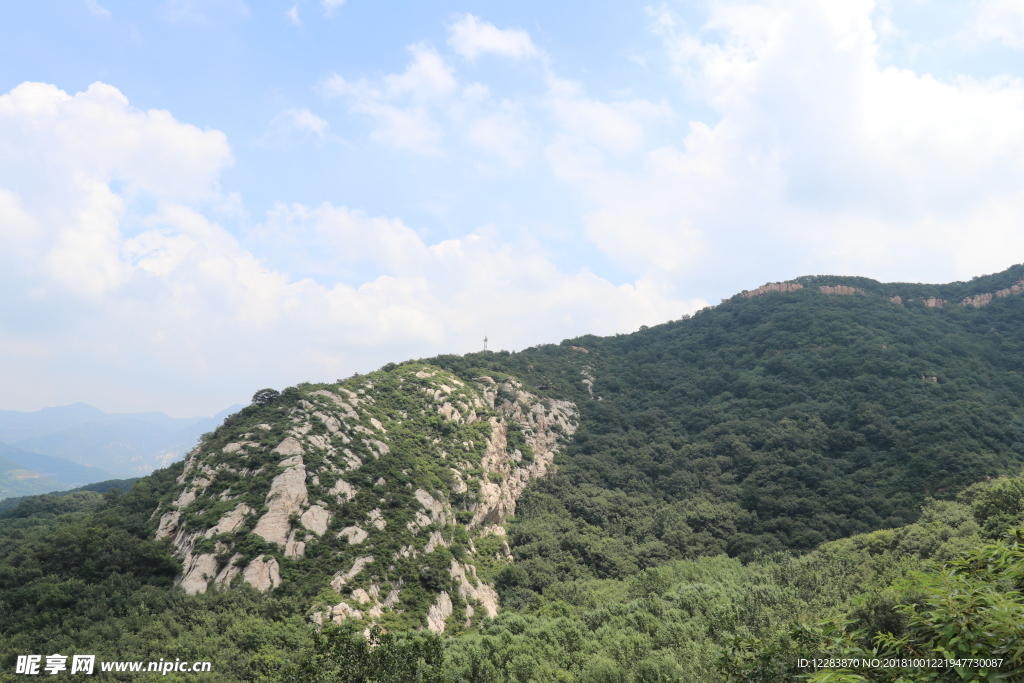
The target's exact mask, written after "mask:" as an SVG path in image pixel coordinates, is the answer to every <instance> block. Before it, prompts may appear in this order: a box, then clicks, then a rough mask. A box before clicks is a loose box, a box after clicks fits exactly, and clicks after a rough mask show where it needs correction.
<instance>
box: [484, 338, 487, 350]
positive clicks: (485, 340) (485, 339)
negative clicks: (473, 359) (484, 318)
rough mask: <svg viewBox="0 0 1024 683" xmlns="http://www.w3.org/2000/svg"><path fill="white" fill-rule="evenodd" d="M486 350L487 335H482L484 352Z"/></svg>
mask: <svg viewBox="0 0 1024 683" xmlns="http://www.w3.org/2000/svg"><path fill="white" fill-rule="evenodd" d="M486 350H487V335H486V334H485V335H484V351H486Z"/></svg>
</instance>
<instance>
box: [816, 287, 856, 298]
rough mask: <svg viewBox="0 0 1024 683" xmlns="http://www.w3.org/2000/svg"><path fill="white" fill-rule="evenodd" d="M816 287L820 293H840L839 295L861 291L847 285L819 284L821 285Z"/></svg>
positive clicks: (848, 294)
mask: <svg viewBox="0 0 1024 683" xmlns="http://www.w3.org/2000/svg"><path fill="white" fill-rule="evenodd" d="M818 289H819V290H821V293H822V294H840V295H844V296H850V295H851V294H858V293H860V292H861V291H862V290H860V289H857V288H856V287H847V286H846V285H836V286H835V287H830V286H828V285H821V286H819V287H818Z"/></svg>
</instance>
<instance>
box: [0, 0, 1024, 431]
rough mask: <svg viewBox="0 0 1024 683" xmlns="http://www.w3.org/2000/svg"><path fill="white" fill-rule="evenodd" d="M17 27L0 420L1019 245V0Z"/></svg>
mask: <svg viewBox="0 0 1024 683" xmlns="http://www.w3.org/2000/svg"><path fill="white" fill-rule="evenodd" d="M5 12H6V18H5V21H4V22H2V24H0V287H2V288H3V290H2V291H3V292H4V296H3V298H2V301H0V374H2V375H3V376H4V377H5V379H6V382H5V386H6V387H7V389H8V390H7V391H5V392H4V394H5V395H4V397H3V399H2V400H0V404H2V405H0V408H5V409H18V410H32V409H36V408H39V407H42V406H44V405H58V404H63V403H69V402H73V401H79V400H81V401H86V402H89V403H92V404H94V405H97V406H99V407H101V408H104V409H106V410H110V411H126V410H166V411H168V412H169V413H171V414H173V415H192V414H212V413H213V412H216V411H217V410H219V409H220V408H222V407H224V406H225V405H229V404H231V403H235V402H245V401H246V400H247V398H248V396H250V395H251V394H252V392H253V391H255V390H256V389H259V388H261V387H264V386H276V387H279V388H280V387H283V386H286V385H288V384H294V383H296V382H299V381H305V380H310V381H317V380H331V379H335V378H337V377H343V376H347V375H349V374H351V373H352V372H357V371H367V370H370V369H373V368H375V367H378V366H379V365H381V364H383V363H385V362H388V361H392V360H401V359H405V358H409V357H422V356H428V355H432V354H435V353H440V352H465V351H470V350H476V349H478V348H479V347H480V346H481V339H482V337H483V336H484V334H487V335H488V336H489V338H490V339H491V340H492V344H491V346H492V348H506V349H519V348H523V347H525V346H529V345H533V344H537V343H544V342H552V341H559V340H561V339H562V338H565V337H570V336H574V335H578V334H583V333H589V332H593V333H599V334H613V333H618V332H629V331H632V330H635V329H636V328H637V327H638V326H640V325H642V324H648V325H649V324H656V323H659V322H663V321H665V320H668V319H674V318H678V317H680V316H681V315H683V314H685V313H689V312H691V311H693V310H695V309H697V308H701V307H703V306H705V305H707V304H708V303H717V302H718V300H719V299H721V298H723V297H727V296H730V295H731V294H733V293H735V292H737V291H739V290H742V289H750V288H754V287H757V286H758V285H760V284H763V283H764V282H766V281H777V280H783V279H788V278H792V277H796V276H798V275H803V274H810V273H841V274H856V275H865V276H869V277H875V278H879V279H883V280H910V281H931V282H945V281H950V280H955V279H963V278H969V277H971V276H974V275H978V274H982V273H986V272H994V271H997V270H1000V269H1003V268H1005V267H1007V266H1009V265H1012V264H1014V263H1018V262H1021V261H1024V230H1022V229H1021V226H1022V225H1024V221H1022V219H1024V81H1022V67H1021V65H1022V64H1024V60H1022V59H1021V57H1022V50H1024V5H1022V4H1021V3H1020V2H1019V1H1017V0H979V1H976V2H967V3H965V2H947V1H939V0H902V1H895V0H893V1H891V2H869V1H865V0H848V1H844V2H840V3H837V2H834V0H792V1H781V0H766V1H764V2H754V1H735V2H719V1H716V0H712V1H708V2H681V3H664V4H650V3H634V2H589V3H557V4H553V3H541V2H519V3H500V4H499V3H481V2H457V3H456V2H426V1H422V2H415V3H401V2H395V3H388V4H386V5H381V4H380V3H367V2H363V1H362V0H347V1H346V2H338V1H337V0H334V1H327V2H323V1H313V0H308V1H305V2H302V1H299V2H263V3H258V4H257V3H252V2H249V3H246V2H242V1H241V0H191V1H189V0H172V1H170V2H164V3H159V2H158V3H128V2H114V1H112V0H106V1H104V0H84V1H83V0H68V1H66V2H58V1H53V2H46V1H41V2H37V3H22V4H20V5H17V6H12V7H9V8H7V9H6V10H5Z"/></svg>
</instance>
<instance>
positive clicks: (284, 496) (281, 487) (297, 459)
mask: <svg viewBox="0 0 1024 683" xmlns="http://www.w3.org/2000/svg"><path fill="white" fill-rule="evenodd" d="M289 442H291V443H289ZM286 444H287V449H288V450H293V449H294V447H298V448H299V449H301V448H302V447H301V446H299V444H298V442H297V441H296V440H295V439H292V438H291V437H289V438H287V439H285V440H284V441H283V442H282V443H281V446H285V445H286ZM281 446H278V447H277V448H276V449H274V452H277V453H280V452H281ZM278 466H279V467H284V468H285V470H284V472H282V473H281V474H279V475H277V476H276V477H274V482H273V483H272V484H271V485H270V493H268V494H267V513H266V514H265V515H263V516H262V517H260V521H259V522H257V523H256V528H255V529H253V530H252V532H253V533H254V534H256V535H257V536H262V537H263V538H264V540H267V541H270V542H271V543H277V544H279V545H284V544H285V542H286V541H287V540H288V534H289V532H290V531H291V517H292V515H298V514H301V513H302V508H303V506H304V505H306V504H307V503H308V502H309V495H308V492H307V491H306V468H305V466H304V465H303V464H302V455H301V454H296V455H294V456H292V457H291V458H288V459H286V460H282V461H281V462H280V463H279V464H278Z"/></svg>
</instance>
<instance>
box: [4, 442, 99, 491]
mask: <svg viewBox="0 0 1024 683" xmlns="http://www.w3.org/2000/svg"><path fill="white" fill-rule="evenodd" d="M0 457H3V458H5V459H6V460H9V461H11V462H13V463H16V464H18V465H20V466H21V467H24V468H26V469H30V470H32V471H34V472H37V473H39V474H40V475H42V476H43V477H49V478H51V479H55V480H56V481H59V482H61V483H63V484H68V485H69V486H82V485H83V484H87V483H90V482H94V481H103V480H104V479H109V478H110V474H109V473H107V472H104V471H103V470H101V469H99V468H96V467H87V466H85V465H79V464H78V463H75V462H71V461H70V460H65V459H63V458H55V457H53V456H50V455H42V454H40V453H32V452H29V451H23V450H21V449H20V448H15V447H14V446H8V445H7V444H4V443H0ZM58 488H59V487H58ZM54 490H57V489H54Z"/></svg>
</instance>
